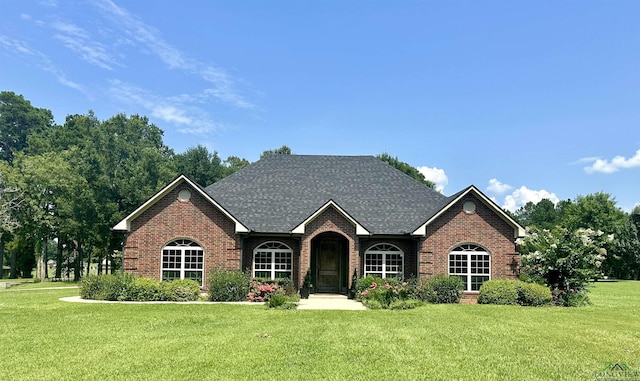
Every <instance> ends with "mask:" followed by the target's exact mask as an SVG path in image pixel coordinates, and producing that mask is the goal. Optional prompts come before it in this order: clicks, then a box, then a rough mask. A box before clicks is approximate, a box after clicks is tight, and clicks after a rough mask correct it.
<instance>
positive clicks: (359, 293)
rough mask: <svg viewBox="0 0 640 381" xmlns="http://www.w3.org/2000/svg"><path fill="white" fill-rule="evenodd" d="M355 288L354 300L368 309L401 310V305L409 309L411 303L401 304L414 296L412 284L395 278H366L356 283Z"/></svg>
mask: <svg viewBox="0 0 640 381" xmlns="http://www.w3.org/2000/svg"><path fill="white" fill-rule="evenodd" d="M355 288H356V299H357V300H360V301H361V302H362V304H364V305H365V306H366V307H367V308H370V309H380V308H383V309H387V308H389V309H401V308H400V306H401V305H402V306H403V307H404V308H409V307H408V306H409V305H410V304H411V303H402V302H404V301H407V300H411V299H413V295H414V283H410V282H405V281H402V280H400V279H396V278H385V279H382V278H379V277H375V276H366V277H363V278H360V279H359V280H358V281H357V282H356V287H355ZM394 303H395V304H394ZM394 307H395V308H394Z"/></svg>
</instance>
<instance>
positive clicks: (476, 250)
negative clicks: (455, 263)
mask: <svg viewBox="0 0 640 381" xmlns="http://www.w3.org/2000/svg"><path fill="white" fill-rule="evenodd" d="M465 246H466V247H467V249H463V250H456V249H457V248H459V247H465ZM472 247H473V248H472ZM456 249H454V250H452V251H450V252H449V255H448V256H447V268H448V270H449V275H450V276H451V275H455V276H460V277H462V276H464V277H466V278H467V286H466V287H465V289H464V290H463V291H464V292H479V291H478V290H471V277H472V276H486V277H489V279H487V281H489V280H491V268H492V263H491V262H492V261H491V254H490V253H489V252H488V251H487V250H486V249H485V248H483V247H482V246H479V245H475V244H464V245H460V246H457V247H456ZM474 254H475V255H486V256H487V257H489V274H472V273H471V257H470V255H474ZM452 255H466V256H467V272H466V274H459V273H453V272H451V256H452ZM485 282H486V281H485Z"/></svg>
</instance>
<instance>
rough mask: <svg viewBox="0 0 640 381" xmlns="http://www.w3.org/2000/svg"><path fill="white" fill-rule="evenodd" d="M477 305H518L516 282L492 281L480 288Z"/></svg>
mask: <svg viewBox="0 0 640 381" xmlns="http://www.w3.org/2000/svg"><path fill="white" fill-rule="evenodd" d="M478 304H518V287H517V285H516V281H512V280H506V279H493V280H489V281H486V282H484V283H483V284H482V286H481V287H480V294H479V295H478Z"/></svg>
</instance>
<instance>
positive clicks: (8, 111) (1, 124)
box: [0, 91, 53, 163]
mask: <svg viewBox="0 0 640 381" xmlns="http://www.w3.org/2000/svg"><path fill="white" fill-rule="evenodd" d="M52 125H53V114H52V113H51V111H49V110H47V109H42V108H36V107H33V106H32V105H31V102H29V101H28V100H26V99H24V97H23V96H22V95H17V94H15V93H13V92H10V91H2V92H0V159H2V160H5V161H8V162H9V163H11V162H12V161H13V157H14V155H15V154H16V153H17V152H20V151H23V150H24V149H25V148H26V145H27V137H28V136H29V135H30V134H33V133H37V132H39V131H42V130H45V129H47V128H49V127H51V126H52Z"/></svg>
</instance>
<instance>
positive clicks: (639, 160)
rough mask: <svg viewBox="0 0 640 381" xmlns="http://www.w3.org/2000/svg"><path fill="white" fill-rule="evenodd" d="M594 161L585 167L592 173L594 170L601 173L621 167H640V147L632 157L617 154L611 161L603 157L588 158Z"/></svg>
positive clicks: (615, 170) (617, 169)
mask: <svg viewBox="0 0 640 381" xmlns="http://www.w3.org/2000/svg"><path fill="white" fill-rule="evenodd" d="M588 159H591V160H588V161H592V162H593V164H591V165H590V166H588V167H584V171H585V172H587V173H589V174H591V173H594V172H599V173H606V174H610V173H614V172H618V171H619V170H621V169H629V168H640V149H639V150H637V151H636V153H635V155H634V156H632V157H630V158H628V159H627V158H625V157H624V156H616V157H614V158H613V159H612V160H611V161H609V160H606V159H601V158H588Z"/></svg>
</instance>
